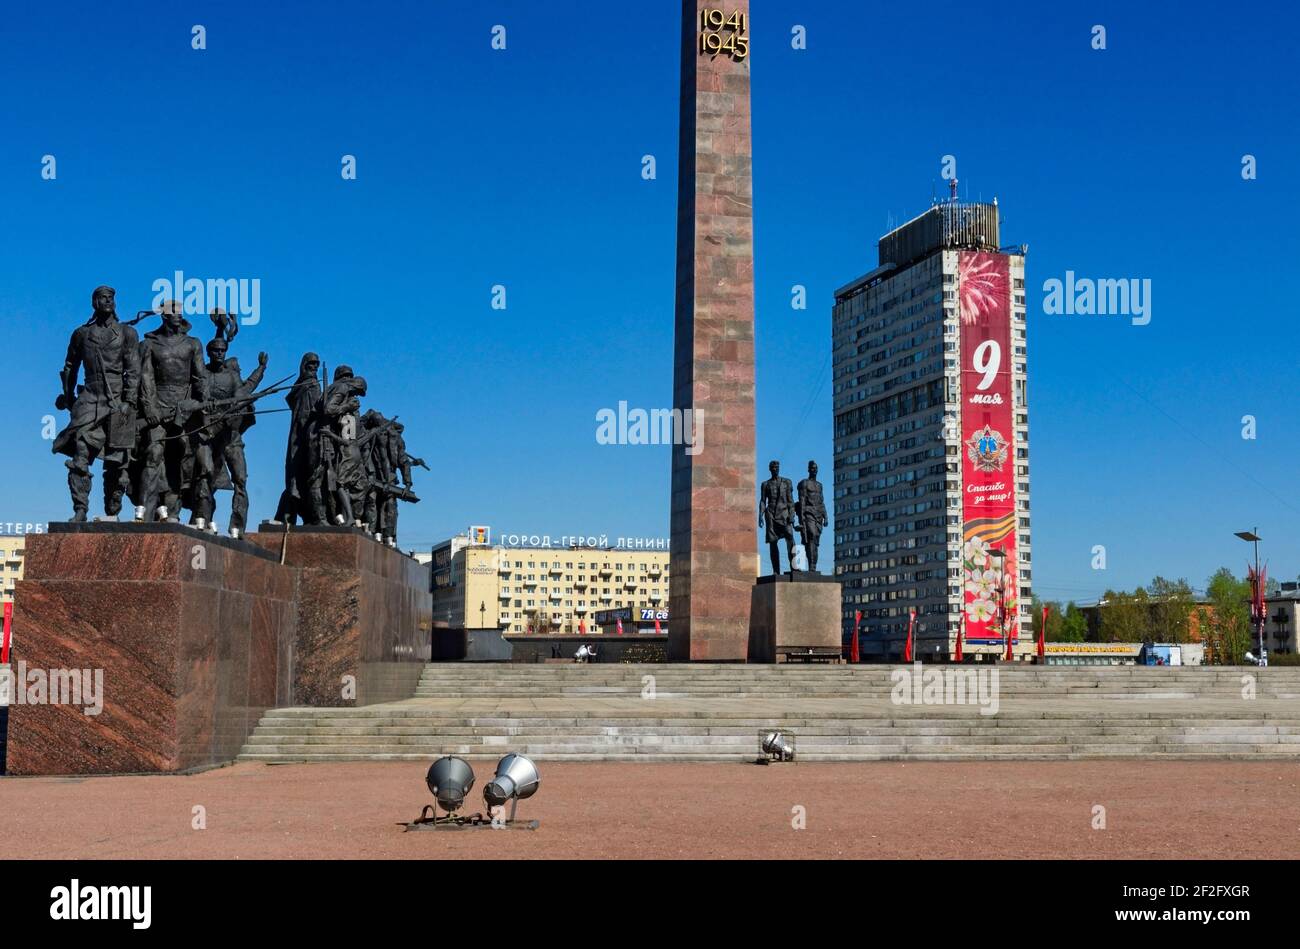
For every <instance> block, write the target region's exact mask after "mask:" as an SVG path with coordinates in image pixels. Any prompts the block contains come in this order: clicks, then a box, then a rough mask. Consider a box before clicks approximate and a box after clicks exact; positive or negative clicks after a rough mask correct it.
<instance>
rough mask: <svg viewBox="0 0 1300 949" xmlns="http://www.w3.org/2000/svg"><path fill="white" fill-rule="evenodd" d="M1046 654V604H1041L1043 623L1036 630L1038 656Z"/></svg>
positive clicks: (1041, 656) (1040, 657)
mask: <svg viewBox="0 0 1300 949" xmlns="http://www.w3.org/2000/svg"><path fill="white" fill-rule="evenodd" d="M1046 655H1047V604H1046V603H1044V604H1043V625H1042V627H1041V628H1040V629H1039V631H1038V658H1039V659H1042V658H1043V657H1044V656H1046Z"/></svg>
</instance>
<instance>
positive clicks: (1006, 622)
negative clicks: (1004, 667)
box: [1002, 613, 1015, 662]
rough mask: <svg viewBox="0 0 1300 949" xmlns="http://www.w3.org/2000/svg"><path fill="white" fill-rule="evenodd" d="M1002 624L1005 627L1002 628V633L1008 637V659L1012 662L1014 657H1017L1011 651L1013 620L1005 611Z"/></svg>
mask: <svg viewBox="0 0 1300 949" xmlns="http://www.w3.org/2000/svg"><path fill="white" fill-rule="evenodd" d="M1002 626H1003V627H1004V628H1003V630H1002V635H1003V636H1005V637H1006V638H1007V655H1006V660H1007V662H1011V661H1012V660H1013V659H1015V654H1014V653H1013V652H1012V651H1011V620H1010V619H1009V618H1008V617H1007V616H1006V615H1005V613H1004V615H1003V617H1002Z"/></svg>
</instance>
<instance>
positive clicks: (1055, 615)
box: [1030, 596, 1061, 643]
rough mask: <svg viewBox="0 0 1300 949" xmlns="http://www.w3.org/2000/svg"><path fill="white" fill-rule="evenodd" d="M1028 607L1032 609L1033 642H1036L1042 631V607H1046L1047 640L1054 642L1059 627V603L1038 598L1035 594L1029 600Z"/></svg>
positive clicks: (1056, 638)
mask: <svg viewBox="0 0 1300 949" xmlns="http://www.w3.org/2000/svg"><path fill="white" fill-rule="evenodd" d="M1031 604H1032V605H1031V607H1030V609H1032V610H1033V631H1034V642H1038V637H1039V636H1040V635H1042V631H1043V607H1044V606H1046V607H1047V642H1049V643H1051V642H1056V641H1057V640H1058V639H1059V637H1058V636H1057V633H1058V632H1059V631H1060V627H1061V604H1060V603H1057V602H1056V601H1055V600H1047V601H1043V600H1040V599H1039V598H1038V597H1037V596H1035V597H1034V598H1033V600H1032V601H1031Z"/></svg>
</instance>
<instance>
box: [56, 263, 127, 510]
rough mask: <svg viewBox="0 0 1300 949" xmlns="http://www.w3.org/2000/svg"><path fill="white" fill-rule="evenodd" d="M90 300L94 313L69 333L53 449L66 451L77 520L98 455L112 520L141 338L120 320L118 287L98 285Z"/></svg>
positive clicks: (120, 488) (123, 478) (118, 502)
mask: <svg viewBox="0 0 1300 949" xmlns="http://www.w3.org/2000/svg"><path fill="white" fill-rule="evenodd" d="M90 299H91V305H92V306H93V307H94V313H93V315H92V316H91V317H90V320H89V321H88V322H87V323H85V324H84V325H82V326H79V327H77V328H76V329H75V330H74V331H73V333H72V338H71V339H70V340H69V342H68V353H67V356H66V357H65V358H64V361H63V370H62V371H61V372H60V373H59V381H60V383H61V391H60V393H59V397H58V398H57V399H56V400H55V403H54V404H55V406H56V407H57V408H59V409H66V410H68V411H69V412H70V413H71V418H70V420H69V422H68V425H67V427H66V428H64V429H63V431H61V432H60V433H59V434H58V436H57V437H56V438H55V439H54V445H53V449H52V450H53V451H54V453H55V454H63V455H67V456H68V461H66V462H65V464H66V465H67V468H68V491H69V493H70V494H71V495H72V519H73V521H75V522H82V521H85V520H86V512H87V509H88V508H89V505H90V484H91V475H90V467H91V465H92V464H93V463H94V461H95V459H96V458H97V457H99V458H101V459H102V462H103V473H102V477H103V482H104V484H103V487H104V514H105V515H107V516H108V517H109V518H112V519H114V520H116V518H117V515H118V512H119V511H121V509H122V495H123V493H124V491H125V490H126V486H127V479H128V475H127V466H128V464H129V463H130V458H131V450H132V448H133V447H134V443H135V404H136V399H137V397H138V395H139V391H140V348H139V337H138V336H137V335H136V331H135V330H134V329H132V328H131V327H130V326H126V325H124V324H123V323H120V322H119V321H118V318H117V306H116V302H115V301H116V292H115V291H114V290H113V288H112V287H96V288H95V290H94V292H93V293H92V294H91V298H90ZM79 370H84V373H85V384H84V385H81V386H79V385H77V374H78V371H79Z"/></svg>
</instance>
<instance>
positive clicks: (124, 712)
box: [7, 523, 297, 774]
mask: <svg viewBox="0 0 1300 949" xmlns="http://www.w3.org/2000/svg"><path fill="white" fill-rule="evenodd" d="M25 546H26V555H25V570H24V576H25V579H22V580H19V581H18V582H17V584H16V587H15V596H14V622H13V628H14V646H13V655H12V656H11V659H12V665H13V672H14V680H13V687H14V690H15V691H18V690H22V692H23V695H21V696H19V695H16V694H15V695H12V696H11V703H12V704H11V705H10V708H9V736H8V737H9V740H8V748H7V770H8V771H9V773H10V774H117V773H123V772H140V771H145V772H147V771H155V772H156V771H183V770H187V769H191V768H199V767H204V766H207V765H212V764H217V763H220V762H223V761H229V760H231V759H233V758H234V757H235V755H236V754H238V752H239V749H240V746H241V745H242V744H243V742H244V739H245V738H246V737H247V736H248V734H249V733H250V732H251V731H252V730H253V727H254V726H255V725H256V724H257V721H258V719H259V718H261V716H262V713H263V711H265V710H266V709H268V708H274V707H276V706H280V705H285V704H287V703H288V702H289V701H290V692H289V689H288V678H287V677H286V676H285V670H286V668H287V667H288V666H289V665H290V664H291V662H292V660H291V653H292V644H293V632H294V628H295V625H296V617H297V589H296V586H297V578H296V575H295V573H294V571H293V570H292V569H289V568H286V567H282V566H281V565H280V564H279V562H278V561H277V559H276V558H275V557H273V556H271V555H270V554H268V553H267V552H266V551H264V550H263V549H261V548H260V547H257V546H255V545H253V544H250V543H247V542H244V541H236V540H231V539H229V538H223V537H217V536H213V535H208V534H200V533H199V532H197V531H195V530H192V529H190V528H187V527H183V526H181V525H179V524H107V523H106V524H93V523H92V524H58V523H54V524H51V525H50V532H49V533H47V534H29V535H27V538H26V544H25ZM87 673H89V677H86V674H87ZM71 674H76V675H78V676H79V677H80V681H79V683H78V685H82V684H85V685H89V686H91V689H88V690H87V693H89V692H91V691H94V680H95V678H96V677H97V676H98V678H99V680H100V681H101V682H102V686H101V687H100V688H99V689H98V691H99V693H100V694H99V695H98V701H99V702H100V703H102V708H100V710H99V711H98V714H89V715H88V714H86V712H87V711H92V710H93V708H92V705H91V701H90V700H91V698H92V696H91V695H90V694H81V689H80V688H78V689H77V693H76V694H74V693H73V692H72V690H71V689H68V688H66V687H65V688H64V689H63V694H62V696H61V699H63V700H64V701H60V702H54V701H51V700H52V699H54V698H55V696H54V695H53V693H54V691H55V689H54V688H53V683H54V682H55V681H56V676H57V677H58V678H59V679H62V680H63V682H64V683H65V686H66V684H67V683H68V682H69V678H68V677H69V676H70V675H71ZM42 683H43V686H42V687H41V688H39V690H38V688H37V687H38V685H41V684H42ZM72 698H79V703H78V704H72V702H70V701H66V700H68V699H72ZM29 700H30V701H29Z"/></svg>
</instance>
